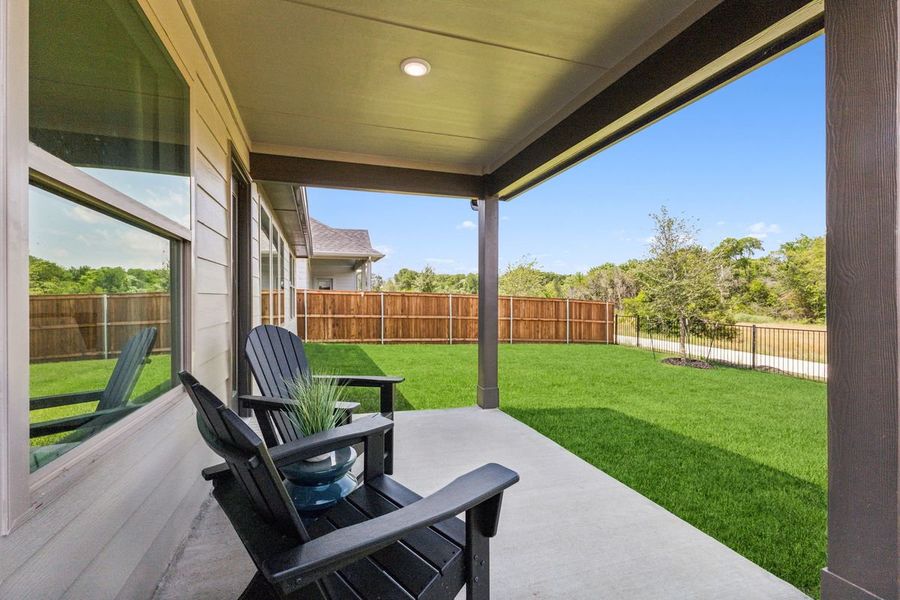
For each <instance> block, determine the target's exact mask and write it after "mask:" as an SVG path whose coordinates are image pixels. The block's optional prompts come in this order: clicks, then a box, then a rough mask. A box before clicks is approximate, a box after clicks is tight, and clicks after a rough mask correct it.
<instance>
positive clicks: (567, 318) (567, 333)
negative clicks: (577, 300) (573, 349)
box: [566, 298, 569, 344]
mask: <svg viewBox="0 0 900 600" xmlns="http://www.w3.org/2000/svg"><path fill="white" fill-rule="evenodd" d="M566 343H567V344H568V343H569V299H568V298H566Z"/></svg>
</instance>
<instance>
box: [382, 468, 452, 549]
mask: <svg viewBox="0 0 900 600" xmlns="http://www.w3.org/2000/svg"><path fill="white" fill-rule="evenodd" d="M367 485H368V486H369V488H371V489H374V490H377V491H378V493H379V494H381V495H382V496H384V497H385V498H387V499H388V500H390V501H391V502H393V503H394V504H396V505H397V506H408V505H410V504H412V503H413V502H416V501H417V500H421V499H422V496H420V495H418V494H417V493H415V492H414V491H412V490H410V489H409V488H407V487H404V486H402V485H400V484H399V483H397V482H396V481H394V480H393V479H391V478H390V477H385V476H382V477H376V478H375V479H371V480H370V481H368V482H367ZM434 529H436V530H438V531H440V532H441V533H442V534H443V535H445V536H447V538H448V539H450V541H452V542H453V543H454V544H456V545H458V546H460V547H463V546H465V545H466V524H465V523H464V522H463V521H461V520H459V519H456V518H453V519H447V520H446V521H441V522H440V523H438V524H436V525H435V526H434Z"/></svg>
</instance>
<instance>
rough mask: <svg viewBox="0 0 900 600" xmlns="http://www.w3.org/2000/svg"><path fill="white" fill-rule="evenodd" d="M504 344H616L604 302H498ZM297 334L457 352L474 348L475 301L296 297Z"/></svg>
mask: <svg viewBox="0 0 900 600" xmlns="http://www.w3.org/2000/svg"><path fill="white" fill-rule="evenodd" d="M498 314H499V317H498V322H497V324H498V339H499V341H500V342H506V343H511V344H512V343H517V342H519V343H573V344H574V343H599V344H613V343H615V308H614V307H613V305H612V304H611V303H608V302H596V301H589V300H571V299H566V298H526V297H519V296H500V297H499V304H498ZM297 333H298V335H300V336H301V337H303V339H304V340H308V341H310V342H345V343H375V344H397V343H430V344H459V343H473V342H477V341H478V296H475V295H470V294H428V293H419V292H339V291H322V290H298V291H297Z"/></svg>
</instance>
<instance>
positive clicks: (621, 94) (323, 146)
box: [195, 0, 822, 197]
mask: <svg viewBox="0 0 900 600" xmlns="http://www.w3.org/2000/svg"><path fill="white" fill-rule="evenodd" d="M195 5H196V7H197V11H198V14H199V16H200V18H201V21H202V22H203V25H204V29H205V31H206V33H207V35H208V37H209V39H210V42H211V44H212V46H213V49H214V51H215V54H216V57H217V58H218V60H219V62H220V64H221V67H222V70H223V72H224V74H225V77H226V79H227V81H228V84H229V87H230V88H231V91H232V93H233V95H234V98H235V101H236V104H237V107H238V110H239V112H240V114H241V117H242V119H243V120H244V123H245V125H246V127H247V130H248V132H249V135H250V138H251V144H252V151H253V153H254V156H253V157H252V158H251V174H252V175H253V176H254V177H255V178H257V179H274V180H281V181H292V182H295V183H305V184H309V185H325V186H334V187H350V188H361V187H367V188H369V189H391V190H392V191H405V192H414V193H435V194H442V195H454V196H464V197H472V196H482V195H487V194H490V195H500V196H502V197H510V196H512V195H515V194H517V193H520V192H521V191H522V190H524V189H526V188H527V187H529V186H531V185H533V184H534V183H536V182H538V181H540V180H542V179H544V178H545V177H546V176H549V175H551V174H553V173H555V172H559V171H560V170H562V169H564V168H566V167H567V166H570V165H571V164H574V163H575V162H577V161H579V160H581V159H583V158H584V157H586V156H589V155H590V154H592V153H593V152H596V151H597V150H598V149H599V148H600V147H602V146H603V143H604V141H609V142H611V141H615V140H616V139H619V137H621V136H619V137H617V135H616V134H618V133H619V132H623V131H624V132H631V131H634V130H636V129H637V128H639V127H640V126H643V125H645V124H646V123H647V122H652V120H653V119H655V118H659V116H662V114H667V113H668V112H671V110H674V109H675V108H677V107H678V106H681V105H683V104H684V103H686V102H689V101H690V100H692V99H694V98H696V97H697V96H699V95H702V94H703V93H706V92H708V91H709V90H710V89H714V87H715V85H718V84H719V83H721V80H719V79H717V76H721V74H723V73H726V74H727V75H728V77H729V78H730V77H733V76H736V75H738V74H740V73H741V72H743V71H745V70H746V69H747V68H752V67H753V66H755V65H756V64H759V63H760V62H761V61H764V60H766V59H767V58H769V57H771V56H772V55H774V54H775V53H777V52H779V51H782V50H784V49H785V48H787V47H790V46H791V45H793V44H794V43H796V42H797V41H800V40H802V39H805V38H806V37H809V36H810V35H812V34H814V33H816V32H817V31H818V30H820V29H821V27H822V23H821V21H822V2H821V0H815V1H809V0H779V1H777V2H776V1H763V0H760V1H755V2H746V1H744V0H741V1H738V0H721V1H717V0H668V1H667V2H659V1H658V0H631V1H629V2H620V1H619V0H565V1H563V0H560V1H559V2H545V1H543V0H495V1H493V2H490V3H485V2H474V1H472V2H443V1H442V0H416V1H412V0H409V1H388V0H381V1H374V0H373V1H368V2H362V1H356V2H354V1H349V0H345V1H342V2H333V1H330V0H329V1H326V0H305V1H301V0H257V1H256V2H253V3H248V2H246V0H195ZM251 7H252V8H251ZM723 31H725V33H727V35H724V34H723V35H714V34H717V33H722V32H723ZM798 32H799V34H798ZM410 56H417V57H422V58H425V59H427V60H428V61H430V63H431V65H432V71H431V73H430V74H429V75H427V76H426V77H422V78H412V77H408V76H406V75H404V74H403V73H401V71H400V66H399V65H400V62H401V61H402V60H403V59H404V58H407V57H410ZM748 57H753V60H752V61H751V62H746V61H747V59H748ZM742 61H743V62H742ZM735 65H742V66H741V68H740V69H739V70H738V71H735V72H729V69H733V68H734V67H735ZM629 75H630V76H631V79H630V80H629ZM635 124H638V125H635ZM288 157H302V158H304V159H307V160H293V159H291V158H288ZM308 159H313V160H308ZM348 164H353V165H363V166H364V167H360V169H363V170H360V169H354V168H350V167H348V166H347V165H348ZM372 165H377V166H380V167H392V168H400V169H390V168H389V169H374V168H372ZM301 179H302V181H301ZM366 182H368V183H366Z"/></svg>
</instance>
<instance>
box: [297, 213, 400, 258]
mask: <svg viewBox="0 0 900 600" xmlns="http://www.w3.org/2000/svg"><path fill="white" fill-rule="evenodd" d="M309 222H310V230H311V231H310V233H311V234H312V255H313V256H322V255H326V256H327V255H335V256H353V257H356V256H359V257H361V258H362V257H372V258H375V259H378V258H381V257H383V256H384V254H382V253H381V252H379V251H378V250H376V249H374V248H373V247H372V241H371V240H370V239H369V232H368V230H366V229H336V228H334V227H329V226H328V225H326V224H324V223H320V222H319V221H316V220H315V219H310V220H309Z"/></svg>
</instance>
